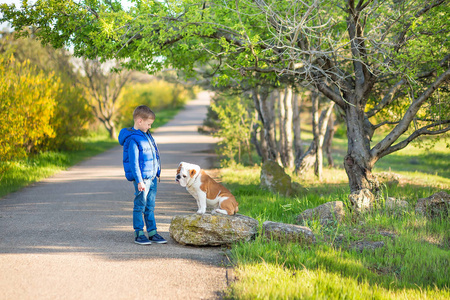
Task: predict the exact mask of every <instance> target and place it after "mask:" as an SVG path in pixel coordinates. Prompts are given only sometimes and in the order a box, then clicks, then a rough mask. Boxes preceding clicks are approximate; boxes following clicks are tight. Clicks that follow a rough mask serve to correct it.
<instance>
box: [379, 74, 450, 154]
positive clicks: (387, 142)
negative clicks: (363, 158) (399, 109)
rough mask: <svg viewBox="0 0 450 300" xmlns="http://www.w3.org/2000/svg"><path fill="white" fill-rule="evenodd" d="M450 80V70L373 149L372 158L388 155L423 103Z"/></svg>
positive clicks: (430, 87) (414, 102)
mask: <svg viewBox="0 0 450 300" xmlns="http://www.w3.org/2000/svg"><path fill="white" fill-rule="evenodd" d="M449 78H450V68H449V69H447V70H446V71H445V72H444V73H442V74H441V76H439V77H438V78H437V79H436V80H435V81H434V82H433V83H432V84H431V85H430V86H429V88H428V89H427V90H426V91H424V92H423V93H422V94H421V95H420V96H419V97H418V98H417V99H415V100H414V101H413V103H411V105H410V106H409V108H408V109H407V111H406V113H405V114H404V116H403V118H402V119H401V121H400V122H399V124H398V125H397V126H396V127H395V128H394V129H393V130H392V131H391V132H390V133H389V134H388V135H387V136H386V137H385V138H384V139H383V140H382V141H380V142H379V143H378V144H377V145H375V147H373V148H372V150H371V156H372V157H378V156H384V155H386V154H384V152H385V151H387V149H388V148H389V147H391V145H392V144H393V143H395V141H397V140H398V138H399V137H400V136H401V135H402V134H403V133H405V131H406V130H407V129H408V127H409V125H410V123H411V122H412V121H413V119H414V117H415V116H416V114H417V112H418V111H419V109H420V107H421V106H422V105H423V103H424V102H425V101H426V100H427V99H428V98H429V97H430V96H431V95H432V94H433V92H434V91H435V90H436V89H437V88H438V87H439V86H440V85H441V84H442V83H443V82H445V81H446V80H447V79H449Z"/></svg>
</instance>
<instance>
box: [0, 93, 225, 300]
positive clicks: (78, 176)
mask: <svg viewBox="0 0 450 300" xmlns="http://www.w3.org/2000/svg"><path fill="white" fill-rule="evenodd" d="M208 104H209V95H208V94H207V93H201V94H200V95H199V97H198V99H197V100H194V101H192V102H190V103H188V105H187V106H186V108H185V109H184V110H183V111H181V112H180V113H179V114H178V115H177V116H176V117H175V119H174V120H173V121H171V122H169V123H168V124H166V125H165V126H163V127H161V128H159V129H157V130H155V132H154V133H153V135H154V137H155V140H156V142H157V143H158V146H159V148H160V151H161V160H162V167H163V170H162V176H161V182H160V184H159V186H158V194H157V202H156V210H155V216H156V221H157V226H158V232H159V233H160V234H161V235H162V236H163V237H164V238H166V239H167V240H168V243H167V244H152V245H148V246H142V245H137V244H135V243H134V237H133V227H132V209H133V201H132V200H133V193H134V189H133V185H132V183H130V182H128V181H126V179H125V177H124V172H123V169H122V147H120V146H117V147H115V148H113V149H112V150H110V151H107V152H106V153H103V154H101V155H98V156H96V157H93V158H91V159H89V160H86V161H84V162H82V163H80V164H79V165H76V166H74V167H72V168H70V169H69V170H66V171H63V172H60V173H59V174H57V175H56V176H53V177H51V178H48V179H46V180H43V181H41V182H39V183H36V184H33V185H31V186H29V187H26V188H24V189H22V190H21V191H19V192H15V193H12V194H10V195H8V196H6V197H4V198H2V199H0V230H1V233H0V268H1V271H0V299H11V300H13V299H14V300H15V299H137V298H140V299H144V298H145V299H217V298H219V297H220V294H221V291H223V289H224V288H225V287H226V284H227V283H226V267H225V266H224V262H225V261H226V257H225V256H224V254H223V251H222V250H221V249H220V248H213V247H203V248H198V247H187V246H181V245H179V244H177V243H176V242H175V241H174V240H172V239H171V238H170V236H169V226H170V221H171V219H172V217H173V216H175V215H179V214H187V213H195V211H196V210H197V208H196V204H195V200H194V198H192V197H191V196H190V195H189V194H188V193H187V191H186V190H185V189H184V188H182V187H180V186H179V185H178V184H177V183H176V182H175V180H174V179H175V173H176V168H177V166H178V164H179V162H180V161H186V162H191V163H196V164H199V165H201V166H202V167H203V168H204V169H208V168H210V167H211V166H212V161H213V159H214V152H213V150H212V149H213V146H214V143H215V142H216V140H214V138H212V137H208V136H204V135H199V134H198V133H197V126H198V125H200V124H201V123H202V120H203V118H204V116H205V114H206V107H207V105H208Z"/></svg>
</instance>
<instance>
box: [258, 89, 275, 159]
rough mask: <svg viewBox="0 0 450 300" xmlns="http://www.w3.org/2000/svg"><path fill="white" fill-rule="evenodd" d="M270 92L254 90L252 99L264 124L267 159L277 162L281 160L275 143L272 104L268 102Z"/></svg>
mask: <svg viewBox="0 0 450 300" xmlns="http://www.w3.org/2000/svg"><path fill="white" fill-rule="evenodd" d="M268 96H269V91H268V88H267V87H261V88H260V89H259V91H258V89H257V88H254V89H252V97H253V101H254V103H255V107H256V109H257V110H258V113H259V117H260V118H261V121H262V123H263V128H264V140H265V141H266V145H267V159H270V160H273V161H277V160H278V159H279V155H278V150H277V145H276V142H275V127H274V117H273V109H272V110H271V106H272V104H271V103H270V100H268Z"/></svg>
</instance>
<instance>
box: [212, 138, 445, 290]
mask: <svg viewBox="0 0 450 300" xmlns="http://www.w3.org/2000/svg"><path fill="white" fill-rule="evenodd" d="M411 161H412V162H413V163H410V162H411ZM417 161H418V162H419V163H416V162H417ZM449 161H450V152H449V151H448V150H447V149H446V148H445V143H439V144H438V145H437V146H436V147H435V148H433V149H419V148H414V147H412V148H409V149H408V150H406V151H401V152H398V153H396V154H395V155H390V156H387V157H385V158H383V160H382V161H380V163H379V164H378V166H377V168H376V170H375V171H376V172H380V171H389V170H391V171H392V172H395V173H398V174H400V175H401V177H402V180H401V182H400V184H398V185H396V184H393V185H389V186H387V185H385V186H384V188H383V192H384V195H385V196H386V197H387V196H389V197H395V198H399V199H402V200H406V201H407V202H408V203H409V208H408V209H406V210H402V211H400V210H399V211H394V212H392V211H387V210H385V209H383V208H380V209H378V210H375V211H373V212H371V213H369V214H366V215H363V216H359V217H356V216H352V215H351V214H350V212H349V211H348V210H347V215H346V218H345V219H344V221H343V222H342V223H341V224H334V225H333V226H330V227H322V226H321V225H320V223H319V222H316V221H309V222H307V223H305V224H302V225H305V226H308V227H310V228H311V230H312V231H313V232H314V234H315V235H316V239H317V243H316V244H315V245H301V244H295V243H280V242H277V241H267V240H266V239H264V238H262V237H261V236H258V237H257V238H256V239H255V240H254V241H253V242H247V243H239V244H235V245H233V246H232V249H231V253H230V258H231V261H232V263H233V264H234V266H235V274H236V277H237V280H236V281H235V282H233V283H232V284H231V285H230V286H229V288H228V290H227V297H229V298H234V299H368V298H373V299H450V219H449V217H446V218H443V219H440V220H434V221H430V220H428V219H426V218H424V217H422V216H418V215H416V214H415V211H414V207H415V204H416V203H417V199H419V198H422V197H428V196H430V195H431V194H433V193H435V192H438V191H440V190H445V191H447V192H450V174H449V168H448V167H449V166H448V162H449ZM324 172H325V174H324V180H323V181H322V182H318V181H317V180H316V178H315V177H314V175H313V173H312V171H310V172H308V173H307V174H306V175H305V176H304V177H303V178H297V177H295V176H293V180H294V181H296V182H298V183H300V184H301V185H302V186H303V189H302V192H301V193H300V194H298V195H296V196H295V197H282V196H279V195H274V194H272V193H270V192H267V191H264V190H261V189H260V188H259V175H260V168H258V167H237V168H232V169H231V168H227V169H221V172H220V173H221V179H222V182H223V183H224V184H225V185H226V186H227V187H228V188H229V189H230V190H231V191H232V192H233V194H234V195H235V196H236V198H237V200H238V202H239V204H240V205H239V213H242V214H244V215H248V216H250V217H253V218H255V219H257V220H258V221H259V222H260V225H261V224H262V223H263V222H264V221H268V220H270V221H275V222H283V223H292V224H295V222H296V217H297V215H298V214H300V213H301V212H302V211H304V210H305V209H308V208H314V207H316V206H318V205H320V204H323V203H325V202H329V201H338V200H340V201H343V202H344V204H345V205H347V206H349V203H348V198H347V197H348V193H349V188H348V183H347V176H346V174H345V171H344V170H343V169H342V168H339V167H337V168H333V169H328V168H325V169H324ZM383 232H388V233H390V234H392V235H395V237H392V236H385V235H383V234H382V233H383ZM358 241H383V242H384V244H385V246H384V247H382V248H379V249H376V250H364V251H363V252H362V253H361V252H359V251H357V250H354V249H352V248H351V245H352V244H353V243H355V242H358Z"/></svg>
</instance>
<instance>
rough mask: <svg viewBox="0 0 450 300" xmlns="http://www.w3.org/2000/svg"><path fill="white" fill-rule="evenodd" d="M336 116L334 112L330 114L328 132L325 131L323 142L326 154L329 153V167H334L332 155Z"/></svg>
mask: <svg viewBox="0 0 450 300" xmlns="http://www.w3.org/2000/svg"><path fill="white" fill-rule="evenodd" d="M334 132H335V129H334V117H333V114H332V113H331V114H330V118H329V119H328V126H327V133H325V141H324V143H323V146H324V151H325V154H326V155H327V160H328V167H330V168H332V167H334V160H333V156H332V155H331V145H332V143H333V137H334Z"/></svg>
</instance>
